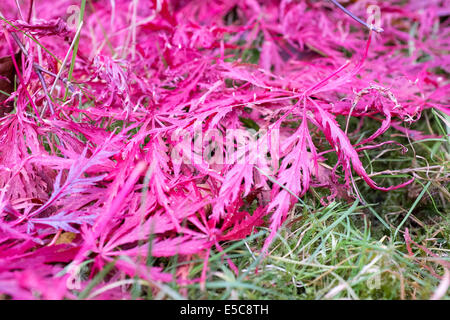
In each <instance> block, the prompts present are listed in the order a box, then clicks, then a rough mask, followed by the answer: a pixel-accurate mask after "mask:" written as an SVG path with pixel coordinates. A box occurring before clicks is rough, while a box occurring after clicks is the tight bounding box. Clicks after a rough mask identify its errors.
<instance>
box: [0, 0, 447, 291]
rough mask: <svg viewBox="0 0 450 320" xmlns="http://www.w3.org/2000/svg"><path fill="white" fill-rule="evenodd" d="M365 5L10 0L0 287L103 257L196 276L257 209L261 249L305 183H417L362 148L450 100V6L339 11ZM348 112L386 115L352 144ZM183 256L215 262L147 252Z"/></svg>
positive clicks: (133, 267) (111, 276)
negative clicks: (374, 170)
mask: <svg viewBox="0 0 450 320" xmlns="http://www.w3.org/2000/svg"><path fill="white" fill-rule="evenodd" d="M17 4H18V5H17ZM73 5H75V6H81V7H82V8H83V9H82V11H84V17H83V23H82V24H80V23H78V20H77V19H76V18H77V17H76V18H74V17H73V16H71V12H72V11H70V10H68V9H69V8H73V7H71V6H73ZM369 5H377V6H378V8H379V9H380V12H381V15H380V17H379V18H380V21H379V22H380V24H381V26H382V29H383V32H380V33H377V32H375V31H374V30H369V29H368V28H365V27H364V26H362V25H360V24H357V23H356V22H355V21H354V20H352V19H351V18H350V17H349V16H348V15H346V14H345V13H344V12H343V11H342V10H340V9H339V8H337V7H336V6H335V5H334V4H333V3H331V2H330V1H307V0H305V1H300V0H299V1H291V0H286V1H285V0H267V1H257V0H239V1H238V0H227V1H203V0H192V1H188V0H178V1H176V0H173V1H168V0H158V1H156V0H153V1H150V0H146V1H143V0H141V1H137V0H136V1H125V0H111V1H87V2H86V4H85V5H84V1H76V0H72V1H69V0H52V1H47V0H42V1H29V0H27V1H25V0H24V1H15V0H4V1H1V4H0V12H1V14H2V16H3V18H2V20H1V21H0V28H1V29H2V33H1V36H0V43H1V44H2V45H1V46H0V57H6V58H5V59H6V60H2V61H6V62H7V63H8V69H7V70H8V74H7V75H6V74H2V70H3V69H2V67H0V81H1V83H0V84H1V85H2V87H1V88H7V89H5V90H7V91H8V92H5V90H2V92H1V94H2V95H5V96H6V97H5V96H2V98H1V99H0V101H1V105H0V108H1V111H0V115H1V116H2V117H1V118H0V145H1V148H0V293H2V294H6V295H7V296H8V297H11V298H16V299H28V298H30V299H31V298H47V299H62V298H74V297H75V296H76V291H80V290H83V288H85V287H86V285H87V284H88V283H89V281H90V280H91V279H92V277H94V276H95V275H96V274H97V273H98V272H99V271H100V270H102V269H103V268H105V266H110V267H111V266H112V269H111V271H110V272H109V273H108V276H107V277H105V279H104V281H107V282H114V281H117V280H119V279H123V277H124V276H128V277H130V278H133V277H138V278H141V279H143V280H147V281H149V282H150V283H153V282H154V281H162V282H165V281H177V282H178V283H179V284H181V285H183V284H188V283H192V282H201V283H204V282H205V280H206V279H207V278H208V277H209V273H208V263H207V261H208V258H209V254H210V252H211V250H212V249H215V250H218V251H223V243H224V242H225V241H236V240H240V239H243V238H245V237H247V236H248V235H250V234H251V233H252V232H254V231H255V230H256V228H257V227H260V226H266V227H269V229H270V233H269V234H268V235H267V238H266V242H265V246H264V248H263V253H265V252H266V251H267V250H268V248H269V246H270V243H271V241H272V239H273V238H274V236H275V235H276V232H277V231H278V230H279V228H280V227H281V225H282V223H283V221H284V220H285V219H286V217H287V215H288V213H289V212H290V211H291V210H292V208H293V206H294V204H296V203H297V202H298V201H299V200H298V199H299V198H301V197H302V196H304V195H305V194H306V193H307V192H308V191H309V190H310V188H312V187H314V188H317V187H325V188H327V189H329V190H330V193H329V194H328V195H327V196H326V198H323V199H322V202H323V204H325V205H326V204H327V203H328V202H329V201H332V200H334V199H335V198H346V199H347V198H357V197H358V194H357V193H356V192H354V188H353V185H354V177H355V175H357V176H359V177H361V178H362V179H363V180H364V181H365V183H367V184H368V185H369V186H370V187H372V188H374V189H379V190H384V191H386V192H389V191H390V190H394V189H396V188H401V187H404V186H405V185H407V184H409V183H411V182H412V180H409V181H399V182H398V185H383V184H382V183H381V182H375V181H374V180H372V179H371V178H370V176H369V173H368V172H366V170H365V168H364V166H363V162H362V160H361V159H360V152H361V151H362V150H364V149H370V148H379V147H381V146H382V145H384V144H388V143H389V144H390V143H396V142H393V141H390V140H389V139H388V138H386V137H384V136H383V134H384V133H385V132H386V131H387V130H388V129H389V128H394V129H396V130H399V132H403V133H405V134H408V135H409V137H410V138H411V139H421V138H424V137H425V136H424V134H423V133H421V132H419V131H415V130H410V129H408V126H409V125H410V124H411V123H412V122H414V121H417V120H419V119H420V116H421V112H422V111H423V110H424V109H427V108H436V109H437V110H440V111H441V112H444V113H447V114H450V110H449V108H448V105H449V97H450V84H449V82H448V79H446V78H445V77H444V76H440V75H438V73H437V72H435V70H437V69H438V68H439V69H440V70H443V71H444V72H445V73H446V74H448V72H450V64H449V63H450V58H449V56H448V52H449V49H450V48H449V44H450V40H449V39H450V38H449V37H448V36H449V32H450V27H449V20H448V18H447V17H448V14H449V6H448V2H446V1H438V0H433V1H431V0H430V1H421V0H409V1H375V0H371V1H365V0H360V1H351V2H348V3H347V5H346V8H347V9H348V10H349V11H350V12H352V13H353V14H354V15H355V16H357V17H360V18H361V19H363V20H364V19H365V18H366V17H367V8H368V6H369ZM74 21H75V23H74ZM378 31H380V30H378ZM78 35H79V43H77V41H76V39H77V36H78ZM75 51H76V57H75V58H74V59H72V54H73V52H75ZM13 58H14V59H13ZM8 59H9V60H8ZM12 65H14V75H15V77H13V78H15V79H16V82H15V83H14V86H13V85H12V84H11V79H13V78H12V77H11V72H12V71H11V70H12ZM5 68H6V67H5ZM5 70H6V69H5ZM12 105H13V106H14V110H11V106H12ZM337 116H345V117H346V118H347V117H348V118H350V117H355V118H359V119H361V120H363V119H364V118H366V117H369V118H372V119H376V120H377V121H379V129H378V130H376V131H374V132H373V133H372V135H371V136H369V137H364V138H363V139H362V140H361V141H352V140H351V139H350V138H349V134H348V128H345V127H341V125H340V124H339V123H338V121H337V119H336V118H337ZM250 128H251V129H252V130H250ZM229 132H232V133H233V134H234V135H229V134H228V133H229ZM380 141H381V142H380ZM255 146H256V147H255ZM400 150H402V151H405V148H404V147H403V146H401V148H400ZM230 151H231V152H230ZM330 153H334V154H336V157H335V158H334V159H336V158H337V162H332V161H331V160H329V159H333V157H328V156H327V155H329V154H330ZM230 154H231V155H230ZM172 256H178V257H179V258H178V259H179V260H180V261H189V260H190V259H193V258H194V257H197V258H198V257H200V258H202V259H204V261H205V263H204V268H203V272H202V275H201V277H199V278H189V277H187V276H186V272H185V270H183V269H182V267H180V269H179V270H178V271H177V272H176V273H167V272H165V271H164V269H163V268H162V267H161V266H160V265H158V266H155V265H152V263H150V262H151V261H152V259H157V258H159V257H172ZM225 259H226V261H227V262H228V264H229V266H230V268H232V269H233V270H234V271H235V272H237V273H239V270H238V269H237V267H236V266H235V265H234V264H233V262H232V261H231V259H228V257H227V256H226V255H225ZM86 266H87V267H88V268H87V269H86ZM83 267H84V269H83ZM83 270H84V271H83ZM86 270H87V271H86ZM82 271H83V272H84V273H83V272H82ZM174 276H175V277H176V278H175V279H174V278H173V277H174ZM74 289H75V291H74ZM124 297H125V298H126V296H124V294H123V292H122V291H121V290H119V289H118V288H117V289H111V290H105V291H104V292H102V293H101V294H99V295H98V296H97V298H103V299H114V298H124Z"/></svg>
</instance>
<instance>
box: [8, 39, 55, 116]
mask: <svg viewBox="0 0 450 320" xmlns="http://www.w3.org/2000/svg"><path fill="white" fill-rule="evenodd" d="M11 36H12V37H13V39H14V40H15V41H16V43H17V45H18V46H19V48H20V50H21V51H22V53H23V54H24V55H25V56H26V57H27V58H28V51H27V49H25V47H24V45H23V44H22V42H21V41H20V39H19V37H17V35H16V34H15V33H11ZM33 69H34V71H35V72H36V74H37V75H38V78H39V80H40V81H41V84H42V88H43V89H44V94H45V97H46V99H47V103H48V105H49V106H50V112H51V113H52V115H54V114H55V109H54V108H53V103H52V100H51V99H50V96H49V94H48V90H47V85H46V84H45V80H44V77H43V76H42V73H41V70H39V69H38V68H36V66H35V64H34V63H33Z"/></svg>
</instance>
